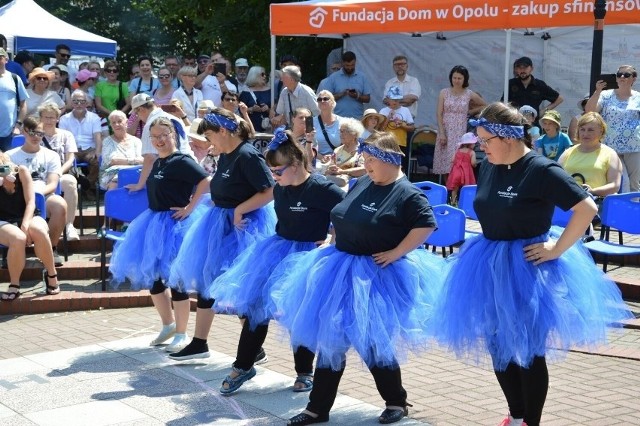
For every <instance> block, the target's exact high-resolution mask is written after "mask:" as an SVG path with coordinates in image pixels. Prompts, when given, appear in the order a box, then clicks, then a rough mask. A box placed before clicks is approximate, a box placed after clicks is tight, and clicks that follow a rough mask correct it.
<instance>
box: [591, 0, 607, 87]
mask: <svg viewBox="0 0 640 426" xmlns="http://www.w3.org/2000/svg"><path fill="white" fill-rule="evenodd" d="M606 5H607V2H606V0H594V9H593V17H594V18H595V21H594V26H593V49H592V50H591V80H590V85H589V94H591V93H593V92H594V91H595V90H596V81H598V77H599V76H600V73H601V70H602V38H603V35H604V16H605V15H606V14H607V9H606Z"/></svg>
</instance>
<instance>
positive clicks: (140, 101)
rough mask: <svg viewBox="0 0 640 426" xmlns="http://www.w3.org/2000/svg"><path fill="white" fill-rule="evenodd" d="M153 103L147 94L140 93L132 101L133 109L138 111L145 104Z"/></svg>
mask: <svg viewBox="0 0 640 426" xmlns="http://www.w3.org/2000/svg"><path fill="white" fill-rule="evenodd" d="M149 102H153V98H152V97H151V96H149V95H147V94H146V93H138V94H137V95H135V96H134V97H133V99H131V109H132V110H133V109H136V108H138V107H140V106H142V105H144V104H147V103H149Z"/></svg>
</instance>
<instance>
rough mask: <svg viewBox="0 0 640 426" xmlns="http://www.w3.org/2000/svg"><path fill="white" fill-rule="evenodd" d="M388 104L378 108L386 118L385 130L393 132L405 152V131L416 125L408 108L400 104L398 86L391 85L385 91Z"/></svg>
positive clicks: (409, 130)
mask: <svg viewBox="0 0 640 426" xmlns="http://www.w3.org/2000/svg"><path fill="white" fill-rule="evenodd" d="M387 98H388V99H389V106H388V107H384V108H382V109H381V110H380V114H382V115H384V116H385V117H386V118H387V125H386V130H387V131H388V132H391V133H393V135H394V136H395V137H396V140H397V141H398V145H400V149H402V151H403V152H404V154H405V155H406V154H407V152H406V151H407V133H409V132H413V131H414V130H415V129H416V126H414V124H413V117H412V116H411V111H409V108H407V107H403V106H401V105H400V101H401V100H402V90H400V87H399V86H391V87H390V88H389V91H388V92H387Z"/></svg>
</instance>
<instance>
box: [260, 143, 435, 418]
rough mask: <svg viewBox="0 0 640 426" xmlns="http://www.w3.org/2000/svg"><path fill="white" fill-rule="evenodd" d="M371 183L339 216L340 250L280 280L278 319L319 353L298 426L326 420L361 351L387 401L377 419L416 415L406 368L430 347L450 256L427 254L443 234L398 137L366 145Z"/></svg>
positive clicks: (319, 255) (325, 250) (324, 252)
mask: <svg viewBox="0 0 640 426" xmlns="http://www.w3.org/2000/svg"><path fill="white" fill-rule="evenodd" d="M358 149H359V151H360V152H361V153H362V155H363V156H364V165H365V168H366V171H367V176H363V177H361V178H359V179H358V181H357V182H356V184H355V186H354V187H353V188H352V189H351V190H350V192H349V193H348V194H347V196H346V198H345V199H344V200H343V201H342V202H340V203H339V204H338V205H336V206H335V207H334V208H333V210H332V211H331V221H332V223H333V225H334V227H335V245H329V246H328V247H322V248H318V249H315V250H312V251H310V252H307V253H299V254H293V255H291V256H288V257H287V258H286V259H285V260H284V261H283V262H282V263H280V264H279V265H278V267H277V268H276V271H274V273H273V274H272V278H271V279H274V280H275V282H276V284H275V285H274V288H273V290H272V299H273V303H274V305H275V307H276V312H275V315H276V318H277V319H278V320H279V321H280V322H281V323H282V324H283V325H284V326H285V327H286V328H287V329H288V330H289V332H290V333H291V343H292V345H293V346H294V347H296V346H305V347H308V348H310V349H312V350H314V351H315V352H316V354H317V362H316V371H315V375H314V384H313V389H312V390H311V394H310V396H309V404H308V405H307V408H306V410H304V411H303V412H302V413H300V414H298V415H297V416H294V417H292V418H291V419H290V420H289V424H291V425H306V424H311V423H321V422H327V421H328V420H329V411H330V410H331V407H332V406H333V403H334V401H335V398H336V394H337V392H338V385H339V383H340V378H341V377H342V373H343V372H344V368H345V365H346V353H347V351H348V350H349V349H350V348H353V349H354V350H355V351H356V352H357V353H358V355H360V357H361V358H362V359H363V361H364V362H365V363H366V365H367V367H368V368H369V370H370V371H371V374H372V375H373V378H374V379H375V382H376V387H377V388H378V392H380V396H382V398H383V399H384V401H385V403H386V409H385V410H384V411H383V412H382V414H381V415H380V417H379V418H378V421H379V422H380V423H393V422H397V421H399V420H401V419H402V418H403V417H404V416H406V415H407V413H408V409H407V406H408V404H407V392H406V391H405V389H404V388H403V387H402V378H401V374H400V366H399V360H403V359H404V357H405V356H406V351H407V350H408V349H422V348H424V347H425V346H426V342H425V339H426V329H427V325H428V319H429V317H430V316H431V315H430V313H431V306H432V304H433V301H434V299H435V297H436V296H437V294H438V292H439V289H440V282H441V275H442V272H441V266H442V263H443V262H444V261H443V260H442V258H440V257H438V256H435V255H433V254H431V253H429V252H427V251H426V250H424V249H416V248H417V247H419V246H421V245H422V244H423V243H424V241H425V240H426V238H427V237H428V236H429V234H431V232H433V229H434V228H435V227H436V222H435V217H434V215H433V211H432V209H431V206H430V205H429V202H428V200H427V198H426V197H425V195H424V194H423V193H422V191H420V190H419V189H417V188H416V187H415V186H414V185H412V184H411V182H409V180H408V179H407V177H406V176H405V175H404V174H403V173H402V171H401V170H400V165H401V161H402V155H403V154H402V151H401V150H400V147H399V146H398V143H397V141H396V140H395V138H394V136H393V134H391V133H380V132H375V133H374V134H372V135H371V136H369V138H368V139H367V140H366V141H365V142H364V143H362V144H360V146H359V148H358Z"/></svg>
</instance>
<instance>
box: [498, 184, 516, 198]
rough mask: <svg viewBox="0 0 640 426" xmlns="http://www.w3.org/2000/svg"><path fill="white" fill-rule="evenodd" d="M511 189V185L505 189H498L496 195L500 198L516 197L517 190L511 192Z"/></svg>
mask: <svg viewBox="0 0 640 426" xmlns="http://www.w3.org/2000/svg"><path fill="white" fill-rule="evenodd" d="M512 189H513V186H512V185H509V186H508V187H507V190H506V191H498V197H500V198H511V199H513V198H516V197H517V196H518V193H517V192H511V190H512Z"/></svg>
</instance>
